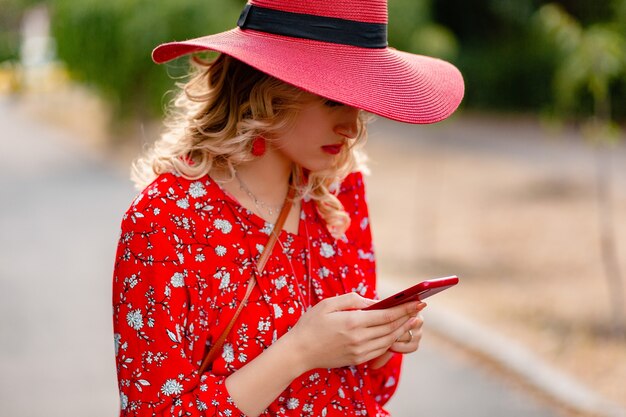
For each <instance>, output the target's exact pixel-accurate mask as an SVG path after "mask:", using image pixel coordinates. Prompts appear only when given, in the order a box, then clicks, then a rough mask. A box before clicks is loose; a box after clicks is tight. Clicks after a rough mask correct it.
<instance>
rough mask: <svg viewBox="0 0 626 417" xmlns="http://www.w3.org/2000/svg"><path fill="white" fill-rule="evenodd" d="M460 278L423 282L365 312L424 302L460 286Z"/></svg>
mask: <svg viewBox="0 0 626 417" xmlns="http://www.w3.org/2000/svg"><path fill="white" fill-rule="evenodd" d="M458 282H459V278H458V277H457V276H455V275H453V276H450V277H445V278H435V279H429V280H426V281H422V282H420V283H419V284H417V285H414V286H412V287H410V288H407V289H406V290H403V291H400V292H399V293H397V294H394V295H392V296H391V297H387V298H385V299H384V300H382V301H379V302H377V303H376V304H372V305H371V306H369V307H366V308H364V309H363V310H382V309H385V308H389V307H394V306H397V305H399V304H404V303H407V302H409V301H417V300H420V301H421V300H424V299H425V298H428V297H430V296H431V295H435V294H437V293H438V292H441V291H443V290H445V289H448V288H450V287H452V286H454V285H456V284H458Z"/></svg>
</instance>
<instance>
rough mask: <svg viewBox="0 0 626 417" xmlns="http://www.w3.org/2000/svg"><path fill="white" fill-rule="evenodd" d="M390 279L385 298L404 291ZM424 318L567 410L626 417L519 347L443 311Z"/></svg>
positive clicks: (382, 283)
mask: <svg viewBox="0 0 626 417" xmlns="http://www.w3.org/2000/svg"><path fill="white" fill-rule="evenodd" d="M387 278H388V279H387V280H379V292H380V294H381V298H384V297H385V296H386V295H391V294H394V293H396V292H398V291H400V290H402V289H403V287H402V286H400V285H399V284H397V282H398V280H395V279H393V278H392V277H387ZM423 314H424V317H425V318H426V319H427V322H428V327H429V328H431V329H432V330H433V331H435V332H436V333H438V334H440V335H441V336H443V337H444V338H445V339H448V340H450V341H451V342H454V343H455V344H458V345H460V346H463V347H464V348H466V349H469V350H470V351H473V352H476V353H479V354H480V355H484V356H485V357H487V358H489V359H490V360H491V361H493V362H494V363H496V364H498V365H499V366H501V367H503V368H504V369H506V370H508V371H510V372H511V373H512V374H514V375H516V376H518V377H519V378H521V379H522V380H523V381H524V382H525V383H527V384H528V385H530V386H531V387H533V388H535V389H537V390H539V391H540V392H542V393H544V394H545V395H547V396H548V397H550V398H552V399H554V400H556V401H557V402H559V403H561V404H563V405H564V406H566V407H568V408H570V409H572V410H575V411H579V412H582V413H585V414H587V415H593V416H598V417H626V410H625V409H624V408H622V407H621V406H619V405H617V404H615V403H612V402H610V401H608V400H606V399H605V398H603V397H601V396H599V395H598V394H597V393H595V392H593V391H592V390H591V389H589V388H588V387H586V386H584V385H583V384H581V383H580V382H578V381H577V380H575V379H574V378H572V377H571V376H569V375H567V374H565V373H564V372H562V371H560V370H558V369H556V368H554V367H553V366H551V365H550V364H548V363H546V362H545V361H544V360H543V359H541V358H539V357H538V356H536V355H535V354H533V353H532V352H531V351H530V350H528V349H527V348H525V347H523V346H522V345H520V344H519V343H517V342H515V341H513V340H511V339H508V338H505V337H503V336H502V335H500V334H497V333H496V332H495V331H493V330H491V329H488V328H487V327H485V326H483V325H481V324H479V323H477V322H475V321H473V320H471V319H468V318H467V317H465V316H462V315H460V314H458V313H455V312H452V311H450V310H446V309H442V308H441V307H437V306H432V305H429V306H428V308H427V309H426V310H425V311H424V313H423Z"/></svg>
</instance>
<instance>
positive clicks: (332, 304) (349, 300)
mask: <svg viewBox="0 0 626 417" xmlns="http://www.w3.org/2000/svg"><path fill="white" fill-rule="evenodd" d="M323 303H325V304H326V305H328V306H329V307H328V308H329V311H330V312H333V311H345V310H360V309H362V308H365V307H369V306H371V305H372V304H374V303H376V301H375V300H371V299H369V298H365V297H361V296H360V295H359V294H357V293H355V292H349V293H346V294H343V295H339V296H337V297H332V298H327V299H326V300H324V301H323Z"/></svg>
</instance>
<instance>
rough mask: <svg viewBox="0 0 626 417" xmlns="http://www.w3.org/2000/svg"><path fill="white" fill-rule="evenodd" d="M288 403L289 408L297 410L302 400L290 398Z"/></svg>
mask: <svg viewBox="0 0 626 417" xmlns="http://www.w3.org/2000/svg"><path fill="white" fill-rule="evenodd" d="M286 405H287V408H288V409H289V410H295V409H296V408H298V406H299V405H300V401H298V399H297V398H290V399H288V400H287V404H286Z"/></svg>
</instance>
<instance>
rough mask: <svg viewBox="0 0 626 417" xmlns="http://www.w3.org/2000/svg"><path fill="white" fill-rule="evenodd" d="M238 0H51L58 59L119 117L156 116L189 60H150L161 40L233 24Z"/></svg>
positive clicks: (181, 37) (196, 33)
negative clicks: (162, 62) (164, 63)
mask: <svg viewBox="0 0 626 417" xmlns="http://www.w3.org/2000/svg"><path fill="white" fill-rule="evenodd" d="M242 7H243V1H239V0H230V1H229V0H169V1H168V0H107V1H101V0H53V1H52V31H53V36H54V37H55V39H56V42H57V51H58V55H59V58H60V59H61V60H63V61H64V62H65V63H66V65H67V67H68V69H69V71H70V73H71V74H72V75H73V76H74V77H75V78H77V79H79V80H82V81H85V82H87V83H88V84H91V85H92V86H94V87H96V88H97V89H98V90H99V91H101V92H102V93H103V94H104V96H105V97H106V98H108V99H109V100H110V101H111V103H112V104H113V106H114V108H115V110H116V112H117V114H118V116H119V117H121V118H130V117H140V118H144V117H150V116H156V115H159V114H160V113H161V111H162V108H163V105H164V100H165V98H164V92H166V91H168V90H169V89H171V88H172V87H173V82H172V80H171V77H174V78H176V77H180V76H182V75H183V74H184V73H185V72H186V69H187V60H186V59H184V58H183V59H181V60H180V61H177V62H174V63H173V64H169V65H167V66H159V65H156V64H154V63H153V62H152V60H151V57H150V54H151V51H152V49H153V48H154V47H155V46H157V45H158V44H160V43H163V42H168V41H172V40H182V39H188V38H192V37H197V36H202V35H205V34H209V33H214V32H219V31H222V30H226V29H228V28H231V27H233V26H234V25H235V22H236V20H237V16H238V14H239V12H240V11H241V8H242Z"/></svg>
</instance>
